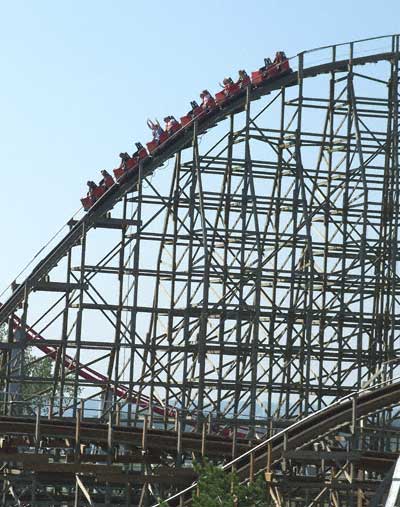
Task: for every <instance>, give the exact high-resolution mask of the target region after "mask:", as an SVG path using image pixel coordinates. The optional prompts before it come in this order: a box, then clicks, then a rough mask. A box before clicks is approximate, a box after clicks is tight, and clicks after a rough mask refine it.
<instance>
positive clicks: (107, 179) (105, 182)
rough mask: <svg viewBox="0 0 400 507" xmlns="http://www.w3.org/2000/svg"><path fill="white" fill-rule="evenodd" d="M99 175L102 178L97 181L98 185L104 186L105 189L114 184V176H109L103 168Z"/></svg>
mask: <svg viewBox="0 0 400 507" xmlns="http://www.w3.org/2000/svg"><path fill="white" fill-rule="evenodd" d="M101 175H102V176H103V178H102V179H101V180H100V182H99V186H100V187H104V188H106V189H107V188H110V187H112V186H113V185H114V178H113V177H112V176H111V174H110V173H109V172H107V171H106V170H105V169H103V170H102V171H101Z"/></svg>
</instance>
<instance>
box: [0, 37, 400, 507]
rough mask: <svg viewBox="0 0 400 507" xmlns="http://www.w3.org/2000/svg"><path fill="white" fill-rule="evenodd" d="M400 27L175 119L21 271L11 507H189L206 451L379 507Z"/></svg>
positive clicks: (330, 501) (319, 51) (4, 383)
mask: <svg viewBox="0 0 400 507" xmlns="http://www.w3.org/2000/svg"><path fill="white" fill-rule="evenodd" d="M399 37H400V36H399V35H397V34H396V35H391V36H383V37H375V38H372V39H365V40H360V41H352V42H349V43H344V44H336V45H332V46H326V47H323V48H316V49H313V50H309V51H303V52H301V53H299V54H298V55H296V56H294V57H290V58H288V60H287V62H288V63H287V65H288V69H289V68H290V69H291V72H289V71H287V72H282V73H281V74H276V75H274V76H273V79H260V80H259V81H257V82H255V80H257V76H252V78H253V80H252V84H251V83H249V82H248V83H247V86H245V87H244V88H243V89H240V92H239V90H236V89H235V90H234V92H232V94H231V95H229V100H225V99H224V98H222V99H224V100H222V99H221V98H218V97H217V98H216V99H217V100H216V106H217V107H215V108H214V109H213V111H212V114H201V115H200V114H199V115H196V114H194V115H193V116H192V117H191V118H186V119H185V120H182V119H181V122H180V128H179V130H177V131H176V132H175V133H174V134H173V135H171V137H169V138H168V139H165V142H164V143H160V144H157V146H155V145H154V146H153V145H152V146H150V148H149V147H148V148H149V149H148V152H146V153H147V154H146V156H144V155H143V156H139V155H138V157H137V159H135V163H134V166H133V165H132V166H131V167H130V168H128V170H125V169H124V170H123V171H122V172H120V173H116V174H115V175H116V177H117V179H118V181H117V183H116V184H113V185H109V186H108V187H109V188H107V189H106V191H105V192H102V194H101V195H99V196H98V198H97V199H96V200H95V202H94V201H93V202H91V203H90V207H89V206H87V212H86V213H85V212H83V211H82V212H81V214H80V215H79V216H78V217H74V218H73V219H71V220H70V221H69V222H68V224H67V227H68V231H67V232H66V234H65V235H63V236H61V237H57V238H55V240H54V242H53V243H52V244H50V245H48V246H47V247H46V248H44V249H43V251H41V253H40V254H39V255H38V263H37V264H36V266H34V267H33V269H32V271H31V272H30V274H29V275H28V276H26V277H25V278H21V280H16V281H15V282H14V283H13V284H11V285H10V287H9V289H8V290H7V293H6V294H3V296H2V299H3V304H2V305H1V307H0V323H4V324H5V325H6V326H7V337H6V341H4V342H3V343H1V344H0V350H1V358H0V359H1V361H0V381H1V392H2V397H1V399H0V407H1V408H0V414H1V415H0V435H1V446H0V454H1V461H2V464H3V466H2V475H1V479H2V489H1V493H0V495H2V502H1V504H2V505H5V506H22V505H25V506H32V507H33V506H50V505H51V506H56V505H57V506H81V505H82V506H83V505H95V506H96V507H97V506H99V507H100V506H106V505H121V506H122V505H130V506H134V505H137V506H140V507H144V506H148V507H149V506H152V505H156V504H157V503H158V501H159V499H160V498H162V499H165V500H166V501H167V503H168V505H169V506H171V507H172V506H173V505H180V506H181V505H189V504H190V503H191V500H190V498H191V495H192V494H193V492H194V493H195V491H196V485H195V481H196V475H195V473H194V471H193V469H192V468H191V464H192V463H193V460H195V459H201V458H202V457H205V456H206V457H208V459H210V460H212V461H214V462H215V463H218V464H220V465H221V466H224V467H225V469H226V470H231V469H235V470H237V471H238V473H239V475H240V477H241V479H242V480H243V481H252V480H254V478H255V477H256V475H257V474H259V473H263V474H264V476H265V478H266V484H267V486H266V496H267V497H268V502H270V505H271V506H277V507H278V506H287V507H303V506H304V507H306V506H310V507H311V506H318V507H325V506H331V505H333V506H336V507H338V506H353V505H354V506H356V507H362V506H371V507H372V506H375V507H377V506H380V505H385V503H384V502H385V499H386V496H387V491H388V488H389V486H390V482H391V478H392V476H393V473H394V472H393V470H394V465H395V463H396V461H397V458H398V454H399V426H398V414H399V411H398V404H399V399H398V398H399V396H400V394H399V392H400V390H399V385H398V382H397V377H398V375H399V367H398V365H399V354H398V350H399V346H398V344H399V336H398V330H399V327H400V321H399V318H398V314H399V308H398V304H399V303H398V294H399V289H400V286H399V277H398V273H397V266H398V261H399V260H400V259H399V255H398V251H399V248H398V241H399V240H398V237H399V235H398V232H399V209H400V208H399V175H398V155H399V147H398V142H399V128H398V113H399V111H398V109H399V108H398V97H399V89H398V86H399V76H398V71H399V62H398V61H399V55H400V52H399ZM289 66H290V67H289ZM288 69H286V70H288ZM224 97H225V98H227V95H226V94H225V95H224ZM221 101H222V102H221ZM199 113H200V111H199ZM149 155H150V156H149ZM132 169H134V170H132ZM48 359H50V360H51V362H52V363H53V365H54V366H53V369H52V371H51V373H50V374H48V375H44V376H43V375H40V376H37V375H36V376H35V375H33V374H32V371H34V370H33V369H32V366H34V365H37V364H41V363H43V362H44V361H46V360H48ZM35 371H36V370H35ZM38 386H39V388H40V393H39V395H38V394H37V389H38ZM33 387H34V388H35V390H36V391H35V393H36V394H35V395H34V396H33V395H32V388H33ZM183 488H185V489H183ZM181 490H182V491H181Z"/></svg>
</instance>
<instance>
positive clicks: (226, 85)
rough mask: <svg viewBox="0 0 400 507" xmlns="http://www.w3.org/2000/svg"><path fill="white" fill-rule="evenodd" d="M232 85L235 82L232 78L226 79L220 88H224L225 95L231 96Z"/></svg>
mask: <svg viewBox="0 0 400 507" xmlns="http://www.w3.org/2000/svg"><path fill="white" fill-rule="evenodd" d="M231 85H233V80H232V78H231V77H226V78H225V79H224V80H223V81H222V85H220V86H222V88H223V89H224V92H225V95H228V94H229V90H230V87H231Z"/></svg>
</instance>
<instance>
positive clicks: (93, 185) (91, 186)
mask: <svg viewBox="0 0 400 507" xmlns="http://www.w3.org/2000/svg"><path fill="white" fill-rule="evenodd" d="M86 184H87V186H88V187H89V190H88V193H87V196H88V197H90V198H91V199H92V200H93V202H95V200H96V198H95V196H94V195H93V192H94V191H95V190H96V188H97V185H96V183H95V182H94V181H91V180H89V181H88V182H87V183H86Z"/></svg>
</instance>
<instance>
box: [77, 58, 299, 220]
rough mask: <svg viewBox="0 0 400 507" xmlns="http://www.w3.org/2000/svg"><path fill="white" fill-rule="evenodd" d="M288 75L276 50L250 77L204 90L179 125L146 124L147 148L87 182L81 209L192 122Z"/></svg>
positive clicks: (167, 120)
mask: <svg viewBox="0 0 400 507" xmlns="http://www.w3.org/2000/svg"><path fill="white" fill-rule="evenodd" d="M290 72H292V69H291V68H290V65H289V61H288V59H287V57H286V55H285V53H284V52H283V51H278V52H277V53H276V56H275V59H274V60H273V61H272V60H270V59H269V58H265V59H264V65H263V66H262V67H261V68H260V69H258V70H256V71H255V72H252V73H251V77H250V76H248V75H247V74H246V72H245V71H244V70H240V71H239V79H238V80H237V81H236V82H234V81H233V80H232V79H231V78H225V79H224V81H223V89H222V90H221V91H220V92H218V93H217V94H216V95H215V96H214V97H212V96H211V94H210V93H209V92H208V91H207V90H204V91H203V92H202V93H201V94H200V98H201V99H202V102H201V104H200V105H198V104H197V103H196V102H195V101H193V102H192V103H191V110H190V111H189V112H188V113H187V114H186V115H185V116H182V117H181V118H180V121H179V122H178V121H177V120H175V118H174V117H173V116H167V117H166V118H165V119H164V121H165V123H166V128H165V129H163V128H162V127H161V126H160V125H159V124H158V122H156V123H153V122H151V121H149V122H148V125H149V127H150V128H151V129H152V131H153V140H152V141H150V142H148V143H147V144H146V146H147V149H146V148H145V147H144V146H142V145H141V144H140V143H137V144H136V147H137V150H136V152H135V153H133V155H131V156H130V155H128V154H127V153H121V154H120V157H121V159H122V161H121V164H120V166H119V167H118V168H116V169H114V176H111V175H110V174H109V173H108V172H107V171H102V175H103V179H102V180H101V181H100V183H99V184H98V185H97V184H95V183H94V182H93V181H88V186H89V192H88V193H87V196H86V197H83V198H82V199H81V202H82V205H83V208H84V210H85V211H88V210H89V209H90V208H91V207H92V206H93V204H94V203H95V202H96V201H97V200H99V199H100V198H101V197H102V196H103V195H104V194H105V193H106V192H107V191H108V190H109V189H110V188H111V187H112V186H114V185H116V184H119V183H120V182H121V181H122V180H125V178H126V175H127V174H132V173H134V172H136V171H137V170H138V167H139V163H140V162H141V161H143V160H145V159H147V158H149V157H152V156H154V155H159V154H160V153H161V152H162V151H163V150H164V149H165V147H166V146H168V145H169V144H170V143H171V142H173V141H174V140H175V139H176V138H177V136H179V135H180V134H181V133H183V132H184V131H186V130H188V129H190V128H192V127H193V123H194V121H197V122H198V123H199V126H201V122H202V121H203V120H205V119H206V118H210V117H211V116H212V115H214V114H216V112H217V111H219V110H221V109H223V108H224V106H226V105H227V104H228V103H229V102H231V101H232V100H233V99H235V98H237V97H239V96H240V95H244V94H245V93H246V89H247V88H248V87H249V86H251V87H253V88H257V87H259V86H261V85H263V84H265V83H266V82H269V81H272V80H275V79H277V78H280V77H282V76H283V75H286V74H289V73H290ZM114 178H115V179H114Z"/></svg>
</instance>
